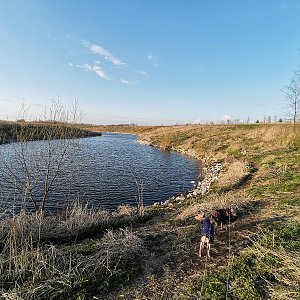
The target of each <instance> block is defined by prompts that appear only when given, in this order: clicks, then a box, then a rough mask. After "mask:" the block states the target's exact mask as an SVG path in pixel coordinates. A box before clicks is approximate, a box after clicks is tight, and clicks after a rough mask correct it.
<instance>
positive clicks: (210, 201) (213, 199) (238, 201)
mask: <svg viewBox="0 0 300 300" xmlns="http://www.w3.org/2000/svg"><path fill="white" fill-rule="evenodd" d="M251 200H252V198H250V197H249V196H247V195H246V194H245V192H244V191H232V192H228V193H224V194H221V195H220V194H216V193H211V194H208V195H207V196H205V197H203V198H199V202H198V203H194V204H192V205H190V206H188V207H187V208H185V209H184V210H183V211H182V212H180V213H179V214H178V215H177V216H176V218H175V219H176V220H179V219H180V220H183V219H186V218H188V217H192V216H196V215H198V214H199V213H205V214H209V213H210V212H211V211H212V210H214V209H216V208H223V207H233V208H235V209H237V210H239V209H240V208H242V207H243V206H244V205H246V204H247V203H248V202H249V201H251ZM196 201H197V200H196Z"/></svg>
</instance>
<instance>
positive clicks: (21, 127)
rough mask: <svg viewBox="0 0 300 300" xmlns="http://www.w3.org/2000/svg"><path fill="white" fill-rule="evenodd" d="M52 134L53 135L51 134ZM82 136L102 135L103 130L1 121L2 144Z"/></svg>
mask: <svg viewBox="0 0 300 300" xmlns="http://www.w3.org/2000/svg"><path fill="white" fill-rule="evenodd" d="M62 132H63V133H62ZM49 135H51V136H49ZM62 135H63V137H64V138H77V137H79V138H81V137H92V136H98V135H101V132H95V131H90V130H84V129H81V128H79V127H78V126H71V125H69V124H63V123H57V122H56V123H52V124H51V123H49V122H7V121H0V145H1V144H3V143H11V142H16V141H20V140H22V139H24V137H26V140H45V139H47V138H51V139H55V138H61V136H62Z"/></svg>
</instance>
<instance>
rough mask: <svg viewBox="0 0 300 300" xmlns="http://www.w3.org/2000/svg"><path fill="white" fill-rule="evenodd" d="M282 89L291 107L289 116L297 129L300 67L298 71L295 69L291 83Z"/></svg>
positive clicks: (299, 103)
mask: <svg viewBox="0 0 300 300" xmlns="http://www.w3.org/2000/svg"><path fill="white" fill-rule="evenodd" d="M281 91H282V93H283V94H284V96H285V98H286V100H287V103H288V108H289V110H288V116H289V117H290V119H291V120H292V122H293V125H294V131H295V128H296V122H297V120H298V116H299V106H300V68H299V69H298V70H297V71H294V75H293V77H292V79H291V80H290V83H289V84H288V85H286V86H284V87H283V89H282V90H281Z"/></svg>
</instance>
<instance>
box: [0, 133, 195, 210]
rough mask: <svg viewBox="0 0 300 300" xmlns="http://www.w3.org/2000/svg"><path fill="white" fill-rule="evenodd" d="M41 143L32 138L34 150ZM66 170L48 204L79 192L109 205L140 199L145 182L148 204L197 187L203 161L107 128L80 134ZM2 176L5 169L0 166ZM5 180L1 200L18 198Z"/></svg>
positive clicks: (56, 203) (61, 202) (10, 149)
mask: <svg viewBox="0 0 300 300" xmlns="http://www.w3.org/2000/svg"><path fill="white" fill-rule="evenodd" d="M41 143H45V142H42V141H35V142H29V145H28V147H29V149H30V153H35V152H38V149H39V147H40V146H41V145H42V144H41ZM1 147H6V148H5V151H7V152H8V153H10V154H11V153H13V152H14V151H15V150H14V148H13V147H15V146H13V144H8V145H2V146H1ZM12 165H14V164H12ZM65 175H67V176H66V178H68V180H64V179H63V178H59V180H58V181H57V183H58V185H56V186H55V188H54V189H53V190H52V191H51V193H50V195H49V196H50V198H49V199H50V201H48V202H47V205H46V207H47V208H48V209H52V210H56V209H58V208H60V207H62V206H64V205H65V204H66V203H67V202H69V201H73V200H74V198H76V197H79V198H80V199H83V200H84V201H86V202H88V203H89V204H91V205H95V206H97V207H103V208H106V209H115V208H116V207H117V206H118V205H120V204H130V205H136V202H137V197H138V187H139V188H141V187H143V191H142V196H143V199H144V203H145V204H153V203H154V202H160V201H164V200H166V199H168V198H169V197H170V196H172V195H173V194H174V193H178V192H183V191H187V190H189V189H191V188H192V183H191V181H194V180H197V177H198V175H199V164H198V162H197V161H196V160H194V159H191V158H188V157H187V156H184V155H181V154H178V153H175V152H170V151H163V150H160V149H157V148H155V147H150V146H145V145H141V144H138V143H137V142H136V137H135V136H133V135H128V134H115V133H104V134H103V135H102V136H100V137H92V138H84V139H81V140H80V151H79V152H77V153H76V156H75V157H74V161H73V162H72V164H71V165H70V167H68V168H66V174H65ZM1 176H2V177H3V176H4V175H3V174H2V175H1V172H0V177H1ZM0 179H1V178H0ZM1 183H2V185H1V192H0V196H1V197H2V201H4V202H5V203H11V204H12V203H15V204H17V203H18V201H20V199H21V198H20V193H19V191H18V190H17V189H16V188H15V187H14V186H13V185H12V184H5V182H4V180H3V178H2V179H1Z"/></svg>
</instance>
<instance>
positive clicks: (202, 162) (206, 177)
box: [136, 138, 222, 206]
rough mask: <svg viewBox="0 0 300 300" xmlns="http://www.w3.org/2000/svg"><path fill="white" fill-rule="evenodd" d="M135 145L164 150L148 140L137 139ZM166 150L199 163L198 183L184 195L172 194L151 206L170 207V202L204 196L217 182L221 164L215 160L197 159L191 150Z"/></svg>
mask: <svg viewBox="0 0 300 300" xmlns="http://www.w3.org/2000/svg"><path fill="white" fill-rule="evenodd" d="M136 142H137V143H139V144H141V145H146V146H151V147H156V148H159V149H164V148H163V147H161V146H159V145H155V144H153V143H151V142H150V141H148V140H143V139H141V138H138V139H137V140H136ZM164 150H166V149H164ZM168 150H171V151H175V152H177V153H182V154H184V155H186V156H189V157H191V158H193V159H196V160H198V161H199V176H198V182H197V183H195V184H194V188H193V189H192V190H190V191H188V192H186V193H179V194H174V195H173V196H172V197H171V198H169V199H166V200H165V201H162V202H156V203H154V204H153V205H154V206H157V205H168V206H172V205H173V203H172V202H179V203H181V201H184V200H186V199H190V198H194V197H197V196H204V195H205V194H207V193H208V192H209V191H210V186H211V184H212V183H214V182H215V181H217V180H218V178H219V175H220V172H221V169H222V163H221V162H218V161H217V160H216V159H213V158H209V157H203V158H199V157H198V156H197V155H196V154H195V152H194V151H193V150H192V149H189V150H183V149H176V148H170V149H168Z"/></svg>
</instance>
